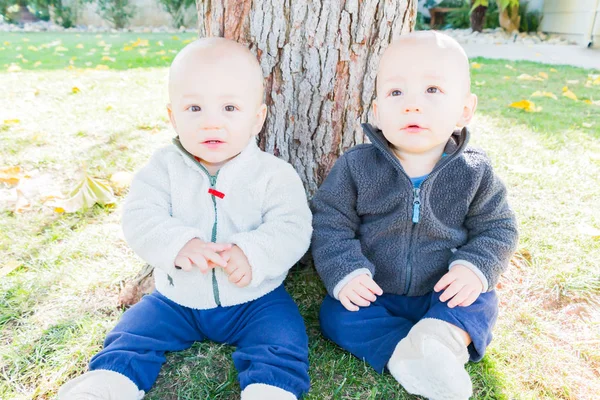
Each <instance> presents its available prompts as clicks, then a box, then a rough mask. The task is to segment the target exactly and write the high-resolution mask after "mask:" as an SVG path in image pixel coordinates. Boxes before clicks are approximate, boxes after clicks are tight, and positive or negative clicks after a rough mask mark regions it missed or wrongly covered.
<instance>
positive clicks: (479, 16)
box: [470, 0, 488, 32]
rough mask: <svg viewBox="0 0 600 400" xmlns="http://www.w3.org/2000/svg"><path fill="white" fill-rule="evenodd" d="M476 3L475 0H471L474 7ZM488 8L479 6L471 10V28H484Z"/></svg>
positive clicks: (477, 30)
mask: <svg viewBox="0 0 600 400" xmlns="http://www.w3.org/2000/svg"><path fill="white" fill-rule="evenodd" d="M474 3H475V0H471V7H473V4H474ZM487 9H488V8H487V7H484V6H479V7H477V8H475V9H474V10H473V11H472V12H471V16H470V18H471V29H473V31H476V32H481V31H482V30H483V25H484V23H485V13H486V12H487Z"/></svg>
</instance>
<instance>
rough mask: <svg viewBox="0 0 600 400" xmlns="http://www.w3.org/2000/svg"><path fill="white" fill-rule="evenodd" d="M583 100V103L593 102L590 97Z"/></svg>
mask: <svg viewBox="0 0 600 400" xmlns="http://www.w3.org/2000/svg"><path fill="white" fill-rule="evenodd" d="M583 102H584V103H585V104H594V103H592V101H591V100H590V99H585V100H583Z"/></svg>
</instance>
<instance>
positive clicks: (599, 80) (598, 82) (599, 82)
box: [592, 76, 600, 85]
mask: <svg viewBox="0 0 600 400" xmlns="http://www.w3.org/2000/svg"><path fill="white" fill-rule="evenodd" d="M592 83H593V84H594V85H600V76H598V77H597V78H596V79H594V82H592Z"/></svg>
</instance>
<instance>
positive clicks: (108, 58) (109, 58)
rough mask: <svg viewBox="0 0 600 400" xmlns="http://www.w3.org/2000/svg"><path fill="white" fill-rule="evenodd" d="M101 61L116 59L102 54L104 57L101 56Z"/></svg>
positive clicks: (113, 60)
mask: <svg viewBox="0 0 600 400" xmlns="http://www.w3.org/2000/svg"><path fill="white" fill-rule="evenodd" d="M102 61H112V62H115V61H117V60H116V59H115V58H113V57H109V56H104V57H102Z"/></svg>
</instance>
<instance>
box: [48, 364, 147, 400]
mask: <svg viewBox="0 0 600 400" xmlns="http://www.w3.org/2000/svg"><path fill="white" fill-rule="evenodd" d="M143 398H144V391H143V390H139V389H138V387H137V385H136V384H135V383H133V381H132V380H131V379H129V378H128V377H126V376H125V375H123V374H120V373H118V372H114V371H109V370H106V369H97V370H94V371H90V372H86V373H85V374H83V375H81V376H78V377H77V378H75V379H72V380H70V381H68V382H67V383H65V384H64V385H62V386H61V387H60V389H59V390H58V399H59V400H141V399H143Z"/></svg>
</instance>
